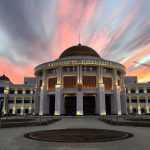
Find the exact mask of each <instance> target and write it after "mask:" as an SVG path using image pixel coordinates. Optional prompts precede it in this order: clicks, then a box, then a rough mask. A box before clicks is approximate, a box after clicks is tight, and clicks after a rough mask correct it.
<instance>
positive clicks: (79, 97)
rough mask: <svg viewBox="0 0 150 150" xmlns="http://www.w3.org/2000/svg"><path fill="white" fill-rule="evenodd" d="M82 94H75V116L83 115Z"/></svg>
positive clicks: (80, 92)
mask: <svg viewBox="0 0 150 150" xmlns="http://www.w3.org/2000/svg"><path fill="white" fill-rule="evenodd" d="M83 114H84V112H83V92H82V91H78V92H77V110H76V115H79V116H80V115H83Z"/></svg>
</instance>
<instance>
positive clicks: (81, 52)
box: [59, 44, 100, 58]
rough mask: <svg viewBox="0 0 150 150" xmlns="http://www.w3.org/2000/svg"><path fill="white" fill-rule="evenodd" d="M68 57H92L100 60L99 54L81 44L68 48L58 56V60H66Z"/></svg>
mask: <svg viewBox="0 0 150 150" xmlns="http://www.w3.org/2000/svg"><path fill="white" fill-rule="evenodd" d="M70 56H92V57H97V58H100V56H99V54H98V53H97V52H96V51H95V50H94V49H92V48H90V47H88V46H85V45H81V44H78V45H76V46H72V47H69V48H68V49H66V50H65V51H64V52H63V53H62V54H61V55H60V57H59V58H66V57H70Z"/></svg>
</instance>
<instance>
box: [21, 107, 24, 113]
mask: <svg viewBox="0 0 150 150" xmlns="http://www.w3.org/2000/svg"><path fill="white" fill-rule="evenodd" d="M20 115H24V107H23V106H21V113H20Z"/></svg>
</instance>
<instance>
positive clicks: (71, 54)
mask: <svg viewBox="0 0 150 150" xmlns="http://www.w3.org/2000/svg"><path fill="white" fill-rule="evenodd" d="M35 76H36V93H35V95H36V96H35V97H36V101H35V113H36V114H39V115H95V114H96V115H111V114H117V115H121V114H126V113H127V109H126V107H127V106H126V104H127V103H126V90H125V83H124V77H125V68H124V66H123V65H121V64H119V63H116V62H112V61H108V60H104V59H103V58H101V57H100V56H99V55H98V54H97V53H96V51H95V50H93V49H92V48H90V47H87V46H83V45H81V44H79V45H76V46H72V47H70V48H68V49H66V50H65V51H64V52H63V53H62V54H61V55H60V57H59V58H58V59H56V60H54V61H51V62H47V63H44V64H41V65H38V66H37V67H36V68H35Z"/></svg>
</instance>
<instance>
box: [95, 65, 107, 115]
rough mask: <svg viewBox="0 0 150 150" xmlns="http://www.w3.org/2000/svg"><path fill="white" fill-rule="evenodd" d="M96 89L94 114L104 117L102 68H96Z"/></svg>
mask: <svg viewBox="0 0 150 150" xmlns="http://www.w3.org/2000/svg"><path fill="white" fill-rule="evenodd" d="M97 82H98V88H97V102H96V103H97V104H96V105H97V108H96V113H97V114H99V115H106V106H105V87H104V84H103V68H102V67H101V66H99V67H98V81H97Z"/></svg>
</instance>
